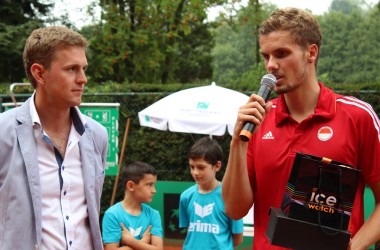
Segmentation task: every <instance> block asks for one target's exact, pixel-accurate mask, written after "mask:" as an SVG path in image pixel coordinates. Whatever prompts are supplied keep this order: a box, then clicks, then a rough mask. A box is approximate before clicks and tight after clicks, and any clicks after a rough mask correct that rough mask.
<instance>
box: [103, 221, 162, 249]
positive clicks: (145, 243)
mask: <svg viewBox="0 0 380 250" xmlns="http://www.w3.org/2000/svg"><path fill="white" fill-rule="evenodd" d="M120 226H121V228H122V230H123V231H122V234H121V235H122V236H121V242H122V243H123V244H128V246H129V247H130V249H134V250H163V248H164V242H163V240H162V238H161V237H158V236H155V235H151V234H150V229H151V228H152V227H151V226H149V227H148V229H147V230H146V231H145V232H144V235H143V237H142V239H141V240H137V239H135V238H134V237H133V236H132V235H131V234H130V233H129V231H128V229H127V228H126V227H125V226H124V224H123V223H120ZM127 249H129V248H127ZM107 250H108V249H107Z"/></svg>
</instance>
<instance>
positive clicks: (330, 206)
mask: <svg viewBox="0 0 380 250" xmlns="http://www.w3.org/2000/svg"><path fill="white" fill-rule="evenodd" d="M336 203H337V198H336V197H335V196H333V195H330V196H327V195H326V194H323V193H319V192H318V188H313V191H312V193H311V196H310V200H309V204H308V207H309V208H310V209H314V210H318V211H321V212H325V213H330V214H333V213H335V210H334V206H335V205H336Z"/></svg>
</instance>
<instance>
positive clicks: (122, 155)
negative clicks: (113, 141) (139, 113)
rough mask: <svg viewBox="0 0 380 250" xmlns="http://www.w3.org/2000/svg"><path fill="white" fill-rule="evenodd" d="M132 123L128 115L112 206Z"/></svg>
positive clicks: (112, 201)
mask: <svg viewBox="0 0 380 250" xmlns="http://www.w3.org/2000/svg"><path fill="white" fill-rule="evenodd" d="M130 123H131V118H129V117H128V120H127V125H126V126H125V131H124V138H123V145H122V147H121V153H120V159H119V165H118V168H117V174H116V179H115V183H114V185H113V192H112V198H111V205H110V206H112V205H113V204H114V202H115V195H116V190H117V184H118V183H119V173H120V169H121V165H122V164H123V158H124V150H125V146H126V142H127V138H128V131H129V125H130Z"/></svg>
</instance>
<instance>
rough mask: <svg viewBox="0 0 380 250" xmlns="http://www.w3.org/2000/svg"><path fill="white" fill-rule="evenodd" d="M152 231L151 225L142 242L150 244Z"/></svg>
mask: <svg viewBox="0 0 380 250" xmlns="http://www.w3.org/2000/svg"><path fill="white" fill-rule="evenodd" d="M151 229H152V225H149V226H148V228H147V229H146V230H145V232H144V234H143V235H142V238H141V241H142V242H145V243H147V244H150V230H151Z"/></svg>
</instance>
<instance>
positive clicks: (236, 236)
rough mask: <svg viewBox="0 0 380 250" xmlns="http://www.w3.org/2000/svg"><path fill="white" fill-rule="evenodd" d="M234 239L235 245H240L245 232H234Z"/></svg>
mask: <svg viewBox="0 0 380 250" xmlns="http://www.w3.org/2000/svg"><path fill="white" fill-rule="evenodd" d="M232 239H233V241H234V247H236V246H239V245H240V244H241V243H242V242H243V233H241V234H232Z"/></svg>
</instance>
